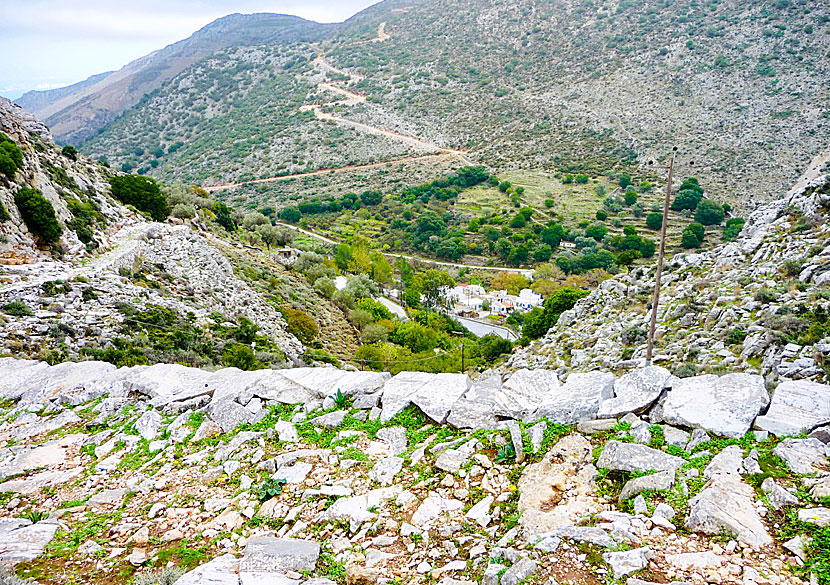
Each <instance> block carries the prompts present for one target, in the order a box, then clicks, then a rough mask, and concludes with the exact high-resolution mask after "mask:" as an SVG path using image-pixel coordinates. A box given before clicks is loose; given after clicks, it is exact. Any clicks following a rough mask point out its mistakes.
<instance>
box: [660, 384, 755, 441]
mask: <svg viewBox="0 0 830 585" xmlns="http://www.w3.org/2000/svg"><path fill="white" fill-rule="evenodd" d="M767 404H769V394H768V393H767V390H766V388H765V385H764V379H763V378H762V377H761V376H756V375H751V374H726V375H724V376H715V375H711V374H707V375H704V376H695V377H692V378H683V379H680V380H678V381H677V382H675V384H674V385H673V387H672V389H671V390H670V391H669V392H668V394H667V395H666V400H665V402H664V403H663V414H662V418H663V420H664V421H665V422H667V423H669V424H676V425H681V426H686V427H694V428H701V429H706V430H708V431H711V432H713V433H716V434H718V435H722V436H725V437H729V438H733V439H738V438H740V437H742V436H744V435H745V434H746V432H747V431H748V430H749V429H750V427H751V426H752V422H753V421H754V420H755V417H756V416H757V415H758V413H759V412H760V411H761V410H762V409H763V408H765V407H766V406H767Z"/></svg>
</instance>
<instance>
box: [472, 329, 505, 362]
mask: <svg viewBox="0 0 830 585" xmlns="http://www.w3.org/2000/svg"><path fill="white" fill-rule="evenodd" d="M478 350H479V351H480V352H481V357H482V359H484V361H486V362H487V363H493V362H494V361H496V360H497V359H499V358H500V357H501V356H503V355H504V354H506V353H510V352H511V351H513V344H512V343H510V341H508V340H507V339H504V338H501V337H499V336H497V335H493V334H492V333H490V334H488V335H485V336H484V337H482V338H481V339H479V340H478Z"/></svg>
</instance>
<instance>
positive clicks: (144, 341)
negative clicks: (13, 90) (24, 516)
mask: <svg viewBox="0 0 830 585" xmlns="http://www.w3.org/2000/svg"><path fill="white" fill-rule="evenodd" d="M0 132H2V133H3V134H4V135H5V136H7V137H8V138H9V139H10V140H11V141H12V142H13V143H14V144H15V146H16V147H17V148H19V150H20V153H21V160H22V164H21V166H20V168H18V169H17V170H16V172H15V173H14V178H13V179H10V178H9V177H7V176H0V202H2V206H3V210H4V212H5V215H6V218H5V220H4V221H2V222H0V230H1V233H2V236H3V237H2V238H0V263H2V264H3V265H4V268H3V271H2V287H0V311H2V313H3V315H2V325H3V327H2V329H0V346H2V348H3V349H2V352H3V353H4V354H6V355H9V354H11V355H18V356H32V357H38V356H40V357H42V358H44V359H49V360H50V361H62V360H65V359H68V358H78V357H79V356H81V355H90V354H92V355H105V356H106V359H110V360H111V361H116V362H118V361H123V360H126V362H127V363H149V362H148V361H147V360H148V359H151V360H152V361H154V362H155V361H185V362H188V363H194V364H204V365H207V364H209V363H211V362H212V361H216V360H217V359H219V358H218V356H222V355H223V352H226V351H231V350H232V351H236V352H238V351H241V350H239V349H238V347H237V346H238V345H240V344H239V343H237V342H238V341H242V343H244V344H246V345H247V346H250V345H251V344H252V343H254V347H255V349H256V350H257V353H256V354H255V355H254V357H256V358H257V359H259V360H261V361H262V360H264V361H266V362H273V363H280V364H290V363H291V362H292V361H295V360H297V359H298V358H299V356H300V355H301V354H302V353H303V351H304V349H303V346H302V345H301V344H300V342H299V341H297V339H296V338H294V337H293V336H292V335H289V334H287V333H286V332H285V322H284V321H283V319H282V316H281V315H280V313H279V312H278V311H277V309H276V308H275V306H274V305H273V304H272V303H270V302H268V301H267V300H266V299H265V296H264V295H262V294H260V293H259V292H257V291H255V290H254V289H253V288H252V286H251V285H249V284H248V283H246V282H245V281H243V280H242V279H240V278H239V277H238V276H237V275H236V273H235V268H234V266H233V264H232V263H231V261H230V260H229V259H228V256H227V255H226V254H225V253H223V252H222V251H221V249H222V248H224V247H227V245H228V244H227V242H224V241H222V240H219V239H217V238H216V237H215V236H213V235H212V234H211V233H210V232H208V231H207V230H206V229H205V228H204V226H203V225H202V224H201V223H200V221H199V220H198V218H195V217H194V218H193V219H192V220H188V221H187V222H186V223H185V222H183V221H182V220H177V219H171V220H170V222H168V223H158V222H152V221H150V220H148V219H147V218H146V217H145V216H144V215H142V214H140V213H138V212H137V211H136V210H135V209H134V208H128V207H125V206H124V205H122V204H121V203H119V202H118V201H115V200H114V199H113V198H112V195H111V187H110V183H109V178H110V177H111V176H113V175H116V174H120V173H113V172H112V171H110V170H109V169H108V168H106V167H105V166H102V165H100V164H98V163H94V162H92V161H90V160H89V159H87V158H85V157H82V156H79V155H77V154H75V153H74V152H73V151H71V150H67V149H61V148H59V147H57V146H55V144H54V143H53V142H52V141H51V136H50V135H49V132H48V130H46V128H45V126H43V125H42V124H40V123H39V122H37V121H36V120H35V119H34V118H33V117H32V116H31V115H29V114H26V113H25V112H24V111H22V110H21V109H20V108H19V107H17V106H14V105H12V104H11V103H10V102H8V101H7V100H0ZM21 192H27V193H33V192H34V193H39V194H40V195H42V197H40V196H38V198H39V199H40V200H42V205H44V206H46V207H49V208H51V209H52V210H53V212H54V216H55V217H54V219H53V220H52V221H53V222H54V223H53V225H56V226H57V230H58V237H54V238H50V239H49V241H47V240H46V236H45V235H44V234H43V233H38V234H35V233H33V232H32V231H31V230H32V226H31V225H30V222H31V217H30V218H29V220H30V221H29V222H27V221H24V219H23V218H22V215H21V210H20V208H19V206H18V203H17V199H18V195H19V194H20V193H21ZM52 235H53V236H54V235H55V234H54V233H53V234H52ZM82 240H83V241H82ZM273 270H275V271H276V270H279V269H277V268H273ZM243 331H244V332H245V333H243ZM142 335H144V337H141V336H142ZM136 336H138V337H136ZM234 348H236V349H234ZM248 351H250V349H249V350H248ZM243 353H244V352H243ZM227 359H230V358H227ZM136 360H138V361H136Z"/></svg>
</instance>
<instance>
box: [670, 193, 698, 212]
mask: <svg viewBox="0 0 830 585" xmlns="http://www.w3.org/2000/svg"><path fill="white" fill-rule="evenodd" d="M702 198H703V193H701V192H698V191H694V190H692V189H683V190H681V191H679V192H678V193H677V196H676V197H675V198H674V201H672V204H671V208H672V209H673V210H674V211H683V210H684V209H691V210H694V209H695V208H697V205H698V203H700V200H701V199H702Z"/></svg>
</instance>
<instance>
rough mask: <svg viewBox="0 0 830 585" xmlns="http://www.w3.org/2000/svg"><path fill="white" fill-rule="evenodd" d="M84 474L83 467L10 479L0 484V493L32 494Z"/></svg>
mask: <svg viewBox="0 0 830 585" xmlns="http://www.w3.org/2000/svg"><path fill="white" fill-rule="evenodd" d="M83 472H84V469H83V467H76V468H74V469H68V470H66V471H42V472H40V473H35V474H33V475H30V476H28V477H25V478H20V479H10V480H9V481H4V482H3V483H0V492H16V493H19V494H33V493H35V492H39V491H40V490H41V489H43V488H44V487H47V486H56V485H61V484H64V483H67V482H69V481H72V480H73V479H75V478H76V477H78V476H79V475H81V474H82V473H83Z"/></svg>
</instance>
